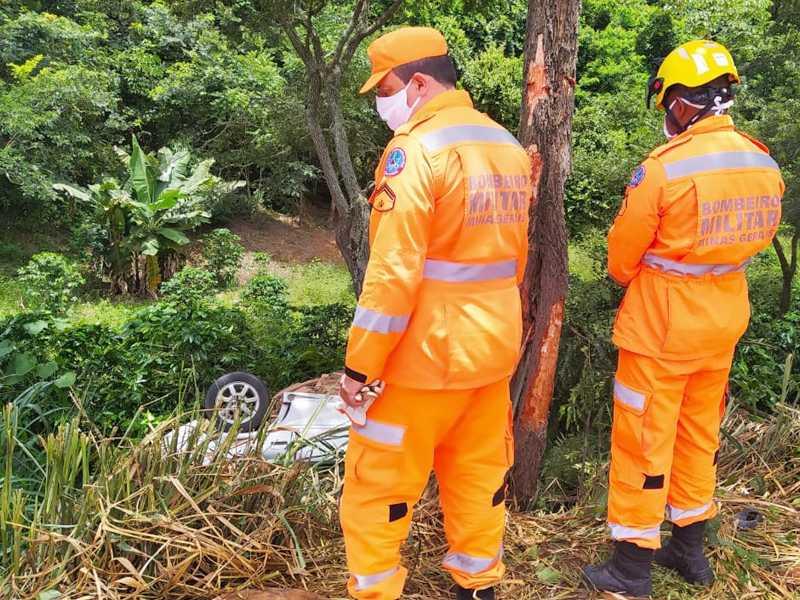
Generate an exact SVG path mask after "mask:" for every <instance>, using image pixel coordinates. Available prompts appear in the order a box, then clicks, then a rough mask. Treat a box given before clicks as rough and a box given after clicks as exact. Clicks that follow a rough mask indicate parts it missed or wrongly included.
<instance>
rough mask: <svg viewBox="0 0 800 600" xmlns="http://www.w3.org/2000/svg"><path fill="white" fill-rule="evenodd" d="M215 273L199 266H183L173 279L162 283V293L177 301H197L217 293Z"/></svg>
mask: <svg viewBox="0 0 800 600" xmlns="http://www.w3.org/2000/svg"><path fill="white" fill-rule="evenodd" d="M216 287H217V280H216V278H215V277H214V274H213V273H211V272H210V271H207V270H205V269H200V268H198V267H183V269H181V270H180V271H178V272H177V273H176V274H175V275H174V276H173V277H172V279H170V280H169V281H165V282H164V283H162V284H161V294H162V295H163V296H164V297H165V298H169V299H173V300H175V301H177V302H196V301H198V300H203V299H207V298H211V297H213V296H214V294H215V293H216Z"/></svg>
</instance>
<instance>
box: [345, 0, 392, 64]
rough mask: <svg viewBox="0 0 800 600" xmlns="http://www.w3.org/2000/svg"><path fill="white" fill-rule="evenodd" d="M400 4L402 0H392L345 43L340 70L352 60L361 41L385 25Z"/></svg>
mask: <svg viewBox="0 0 800 600" xmlns="http://www.w3.org/2000/svg"><path fill="white" fill-rule="evenodd" d="M402 4H403V0H394V1H393V2H392V4H391V6H389V8H387V9H386V10H385V11H383V14H381V16H379V17H378V18H377V19H375V21H374V22H373V23H372V25H370V26H368V27H367V28H365V29H362V30H361V31H359V32H358V33H356V34H355V35H354V36H353V38H352V39H351V40H350V42H349V43H348V44H347V47H346V48H345V51H344V53H343V55H342V59H341V60H342V70H344V69H346V68H347V66H348V65H349V64H350V61H351V60H353V56H354V55H355V53H356V49H358V46H359V45H360V44H361V42H363V41H364V40H365V39H366V38H368V37H369V36H371V35H372V34H373V33H375V32H376V31H378V29H380V28H381V27H383V26H384V25H386V23H388V22H389V19H391V18H392V17H393V16H394V15H395V13H396V12H397V11H398V10H399V9H400V6H402Z"/></svg>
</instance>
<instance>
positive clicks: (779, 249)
mask: <svg viewBox="0 0 800 600" xmlns="http://www.w3.org/2000/svg"><path fill="white" fill-rule="evenodd" d="M772 247H773V248H775V254H776V255H777V256H778V262H779V263H781V271H783V274H784V275H786V274H787V273H789V272H790V269H791V267H790V265H789V261H788V260H787V259H786V253H785V252H784V251H783V244H781V241H780V239H779V238H778V236H777V235H776V236H775V237H774V238H772Z"/></svg>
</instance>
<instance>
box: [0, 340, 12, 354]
mask: <svg viewBox="0 0 800 600" xmlns="http://www.w3.org/2000/svg"><path fill="white" fill-rule="evenodd" d="M13 351H14V343H13V342H12V341H11V340H3V341H2V342H0V358H3V357H4V356H5V355H7V354H10V353H11V352H13Z"/></svg>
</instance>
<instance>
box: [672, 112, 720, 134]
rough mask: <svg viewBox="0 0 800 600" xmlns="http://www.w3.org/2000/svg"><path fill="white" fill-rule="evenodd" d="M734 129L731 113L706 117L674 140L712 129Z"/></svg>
mask: <svg viewBox="0 0 800 600" xmlns="http://www.w3.org/2000/svg"><path fill="white" fill-rule="evenodd" d="M725 129H728V130H731V131H733V130H734V126H733V119H732V118H731V116H730V115H720V116H718V117H717V116H712V117H706V118H705V119H701V120H700V121H698V122H697V123H695V124H694V125H692V126H691V127H690V128H689V129H687V130H686V131H684V132H683V133H682V134H680V135H678V136H676V137H675V138H673V139H674V140H677V139H681V138H683V137H684V136H685V137H689V136H692V135H697V134H699V133H709V132H711V131H721V130H725Z"/></svg>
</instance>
